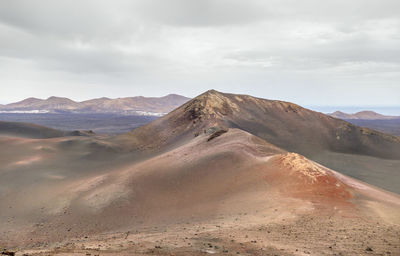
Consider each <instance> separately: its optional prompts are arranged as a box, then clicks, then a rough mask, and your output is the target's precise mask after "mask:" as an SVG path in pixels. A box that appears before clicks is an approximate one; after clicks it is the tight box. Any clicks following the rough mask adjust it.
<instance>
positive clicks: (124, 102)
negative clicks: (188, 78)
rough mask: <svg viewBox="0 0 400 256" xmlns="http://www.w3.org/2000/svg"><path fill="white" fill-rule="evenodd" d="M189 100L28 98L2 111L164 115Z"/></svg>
mask: <svg viewBox="0 0 400 256" xmlns="http://www.w3.org/2000/svg"><path fill="white" fill-rule="evenodd" d="M188 100H189V98H186V97H184V96H180V95H177V94H169V95H167V96H164V97H159V98H156V97H149V98H146V97H142V96H138V97H126V98H117V99H109V98H99V99H92V100H87V101H82V102H75V101H73V100H70V99H68V98H61V97H54V96H53V97H50V98H48V99H45V100H42V99H37V98H28V99H25V100H22V101H20V102H16V103H11V104H8V105H4V106H0V110H1V111H47V112H72V113H119V114H149V115H151V114H164V113H167V112H169V111H171V110H173V109H174V108H176V107H178V106H180V105H182V104H183V103H185V102H186V101H188Z"/></svg>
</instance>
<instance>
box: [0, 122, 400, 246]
mask: <svg viewBox="0 0 400 256" xmlns="http://www.w3.org/2000/svg"><path fill="white" fill-rule="evenodd" d="M209 138H210V135H208V134H204V133H203V134H200V135H198V136H197V137H192V138H191V139H190V140H188V141H187V142H186V143H184V144H182V145H180V146H177V147H175V148H174V149H173V150H170V151H167V152H165V153H163V154H161V155H159V156H155V157H152V158H150V159H148V160H144V161H141V162H136V163H132V164H126V165H125V166H120V167H118V168H115V169H110V170H109V171H107V172H101V173H96V172H93V173H92V174H90V175H85V177H81V178H79V179H74V178H72V179H71V178H64V179H60V180H59V181H58V182H56V183H53V184H52V185H47V186H44V187H41V186H40V182H39V181H36V185H37V186H36V188H37V189H36V190H29V194H30V196H29V198H30V200H33V201H27V198H25V199H24V200H23V201H18V200H19V199H18V198H20V199H21V200H22V197H14V199H13V201H12V204H13V205H10V206H11V208H10V209H13V208H17V209H20V210H21V207H25V209H24V211H23V213H24V214H27V215H28V216H30V217H29V218H30V219H31V220H30V221H32V219H33V222H34V223H35V222H39V221H40V225H36V226H35V227H34V228H33V230H32V229H27V231H31V232H27V233H26V234H25V236H24V237H25V238H26V240H24V239H21V238H22V237H23V236H21V234H20V233H19V234H17V236H18V237H19V238H20V239H19V240H18V241H19V242H21V243H34V242H37V241H42V242H43V241H47V242H49V241H61V240H64V239H66V238H70V237H76V236H78V237H83V236H85V235H88V234H96V233H100V232H112V231H117V230H130V229H140V228H143V227H154V226H158V225H167V226H168V225H169V224H171V225H172V224H174V223H181V222H185V221H189V222H196V221H200V220H201V221H207V222H208V221H211V220H213V219H215V218H218V216H220V215H225V216H230V217H232V216H235V215H237V214H239V213H241V212H243V211H244V209H246V212H251V213H252V214H255V215H257V214H260V215H265V214H269V212H270V211H272V210H273V209H280V211H282V212H281V214H286V215H288V216H295V215H297V214H300V213H308V214H311V215H313V214H319V213H320V211H321V209H322V210H326V211H327V212H334V213H337V214H346V215H348V214H350V215H351V216H365V215H366V214H367V213H368V214H370V213H371V211H372V209H370V208H368V207H367V206H365V209H364V208H363V207H364V205H365V203H364V202H366V201H368V202H369V201H371V202H374V203H378V204H380V205H385V206H386V207H387V209H390V210H391V211H393V212H396V213H397V212H399V211H400V208H399V198H398V197H397V196H393V195H390V194H388V193H386V192H381V193H382V194H383V195H384V197H386V198H390V200H389V201H390V202H389V201H388V200H386V201H385V198H383V199H382V198H373V197H371V195H368V194H366V193H364V192H362V191H365V190H371V188H370V187H369V186H365V185H364V188H363V189H360V187H359V186H358V184H359V183H357V182H355V181H352V182H346V179H343V178H339V177H338V176H336V175H335V173H334V172H333V171H331V170H329V169H327V168H325V167H322V166H320V165H318V164H316V163H314V162H312V161H310V160H307V159H306V158H304V157H302V156H300V155H297V154H288V153H286V152H285V151H283V150H281V149H279V148H277V147H275V146H273V145H271V144H269V143H267V142H265V141H264V140H262V139H260V138H257V137H255V136H253V135H251V134H249V133H246V132H244V131H241V130H239V129H229V130H228V131H227V132H226V133H223V134H221V135H220V136H218V137H215V138H214V139H212V140H208V139H209ZM372 191H373V190H372ZM24 192H27V191H24V189H23V188H21V191H20V193H21V194H23V193H24ZM35 193H36V194H37V195H36V196H35ZM43 194H46V195H47V198H46V200H40V201H37V202H36V201H34V200H35V198H40V196H39V195H43ZM9 203H11V202H10V201H8V204H9ZM17 206H18V207H17ZM271 207H273V208H271ZM359 208H362V209H361V210H360V209H359ZM316 209H318V211H314V210H316ZM7 211H11V212H12V210H7ZM38 213H40V214H38ZM3 214H4V213H3ZM373 215H374V216H377V214H376V213H373ZM33 216H37V218H38V219H37V220H34V218H35V217H33ZM14 221H16V220H14ZM6 234H7V235H9V233H6ZM8 237H9V239H10V240H12V236H8ZM32 238H33V240H32V241H31V240H30V239H32ZM0 242H3V241H0Z"/></svg>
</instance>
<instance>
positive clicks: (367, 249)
mask: <svg viewBox="0 0 400 256" xmlns="http://www.w3.org/2000/svg"><path fill="white" fill-rule="evenodd" d="M365 250H366V251H367V252H372V251H374V250H372V248H371V247H369V246H368V247H367V248H365Z"/></svg>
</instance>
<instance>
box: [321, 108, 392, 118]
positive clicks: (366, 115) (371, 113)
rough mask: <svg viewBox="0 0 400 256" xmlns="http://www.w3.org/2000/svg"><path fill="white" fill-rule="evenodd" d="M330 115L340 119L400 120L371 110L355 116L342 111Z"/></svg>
mask: <svg viewBox="0 0 400 256" xmlns="http://www.w3.org/2000/svg"><path fill="white" fill-rule="evenodd" d="M328 115H330V116H332V117H335V118H339V119H364V120H388V119H397V118H400V116H387V115H382V114H379V113H377V112H375V111H371V110H364V111H359V112H356V113H353V114H349V113H345V112H342V111H335V112H333V113H329V114H328Z"/></svg>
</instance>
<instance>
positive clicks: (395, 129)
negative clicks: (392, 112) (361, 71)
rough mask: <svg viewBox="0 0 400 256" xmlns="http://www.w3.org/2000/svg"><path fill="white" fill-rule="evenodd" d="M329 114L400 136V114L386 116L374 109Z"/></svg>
mask: <svg viewBox="0 0 400 256" xmlns="http://www.w3.org/2000/svg"><path fill="white" fill-rule="evenodd" d="M329 115H330V116H332V117H335V118H339V119H343V120H345V121H348V122H350V123H352V124H355V125H358V126H362V127H367V128H371V129H374V130H378V131H381V132H385V133H390V134H394V135H398V136H400V116H385V115H382V114H378V113H376V112H373V111H361V112H358V113H355V114H347V113H343V112H340V111H336V112H334V113H332V114H329Z"/></svg>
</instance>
